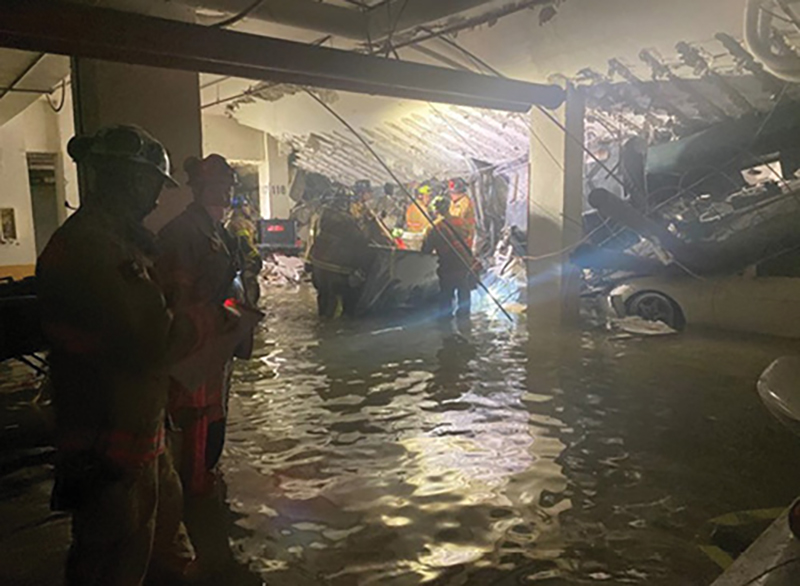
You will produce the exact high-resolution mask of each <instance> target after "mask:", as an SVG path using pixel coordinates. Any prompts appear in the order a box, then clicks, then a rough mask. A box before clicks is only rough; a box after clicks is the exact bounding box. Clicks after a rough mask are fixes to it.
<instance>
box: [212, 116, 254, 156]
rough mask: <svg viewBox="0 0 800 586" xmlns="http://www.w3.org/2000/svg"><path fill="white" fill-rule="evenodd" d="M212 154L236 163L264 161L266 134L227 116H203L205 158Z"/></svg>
mask: <svg viewBox="0 0 800 586" xmlns="http://www.w3.org/2000/svg"><path fill="white" fill-rule="evenodd" d="M211 153H217V154H219V155H222V156H223V157H225V158H226V159H231V160H234V161H252V162H261V161H264V160H265V158H266V154H265V148H264V133H263V132H261V131H259V130H255V129H253V128H250V127H247V126H243V125H241V124H239V123H238V122H236V121H235V120H233V119H231V118H228V117H227V116H219V115H203V156H208V155H210V154H211Z"/></svg>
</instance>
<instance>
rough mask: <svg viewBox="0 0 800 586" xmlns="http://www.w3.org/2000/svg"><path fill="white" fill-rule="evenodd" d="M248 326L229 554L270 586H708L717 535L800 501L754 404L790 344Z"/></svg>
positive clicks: (292, 319)
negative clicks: (735, 518) (728, 524)
mask: <svg viewBox="0 0 800 586" xmlns="http://www.w3.org/2000/svg"><path fill="white" fill-rule="evenodd" d="M265 306H266V309H267V311H268V313H269V315H268V318H267V320H266V323H265V329H264V330H262V331H261V332H260V333H259V341H258V346H259V349H258V351H257V355H256V357H255V359H254V360H253V361H252V362H250V363H240V364H239V365H238V366H237V370H236V373H235V375H234V376H235V381H234V391H233V396H232V399H231V416H230V426H229V436H228V443H227V448H226V455H225V457H224V460H223V465H224V474H225V481H226V484H227V498H228V502H229V506H230V509H231V511H232V513H233V515H234V518H235V522H234V523H235V525H234V527H233V529H232V530H231V532H230V544H231V547H232V550H233V552H234V554H235V556H236V558H237V559H238V560H239V561H240V562H242V563H243V564H246V565H247V566H249V567H250V568H251V571H253V572H255V573H257V574H258V575H260V577H261V578H262V579H263V580H264V581H265V582H266V583H268V584H270V585H284V584H285V585H292V586H303V585H305V584H309V585H310V584H314V585H316V584H320V585H322V584H331V585H337V586H338V585H366V584H380V585H392V586H394V585H397V586H400V585H403V586H405V585H414V584H437V585H440V584H441V585H448V586H449V585H463V584H470V585H471V584H475V585H480V586H506V585H516V584H540V583H541V584H545V585H560V584H602V583H606V584H648V585H670V586H671V585H679V584H680V585H693V584H697V585H707V584H709V583H710V582H711V581H712V580H713V579H714V578H715V577H716V576H717V575H719V573H720V572H721V568H720V565H718V563H715V561H713V560H712V557H711V556H709V555H707V553H705V552H704V551H703V550H702V549H701V546H707V545H709V544H716V545H719V543H718V542H719V541H720V539H721V537H720V534H719V531H717V530H715V524H714V523H713V522H711V521H712V519H714V518H715V517H718V516H719V515H722V514H725V513H730V512H734V511H748V510H753V509H763V508H775V507H783V506H786V505H787V504H788V503H789V501H790V500H791V499H792V498H793V497H794V496H795V495H796V494H798V493H800V482H798V480H799V479H800V477H798V475H797V474H796V471H797V462H798V461H800V439H796V438H794V437H793V436H791V435H790V434H789V433H788V432H786V431H784V430H783V428H781V427H780V426H779V425H778V424H776V423H773V422H772V420H771V419H770V417H769V415H768V414H767V413H766V412H765V410H764V409H763V408H762V406H761V405H760V403H759V401H758V398H757V396H756V394H755V392H754V382H755V380H756V379H757V377H758V374H759V373H760V371H761V370H762V369H763V368H764V367H766V366H767V365H768V364H769V363H770V362H771V361H772V360H773V359H774V358H776V357H777V356H779V355H781V354H786V353H791V352H793V351H794V350H795V348H796V345H795V344H794V343H791V342H781V341H776V340H771V339H764V338H744V337H735V336H731V335H729V334H714V333H702V332H700V333H698V332H696V333H687V334H684V335H680V336H674V337H668V338H648V339H631V340H614V339H612V336H610V335H609V334H608V333H606V332H604V331H598V330H596V331H583V332H569V333H559V334H557V335H556V334H547V333H544V332H535V333H531V334H529V333H528V331H527V328H526V327H525V324H524V321H521V322H520V323H518V324H516V325H515V326H509V325H508V324H507V323H504V322H503V321H501V320H499V319H490V318H488V317H487V316H485V315H484V316H482V315H476V316H474V317H473V319H472V320H471V322H468V323H463V322H462V323H458V324H457V323H455V322H452V323H441V322H440V321H436V320H434V319H429V318H426V317H425V316H420V315H416V316H404V317H399V316H394V317H390V318H385V319H372V320H368V321H361V322H347V321H338V322H332V323H326V324H320V323H319V322H318V320H317V318H316V316H315V313H314V302H313V291H312V290H309V289H306V288H300V289H291V288H280V289H275V290H274V291H272V292H271V293H270V295H269V296H268V297H267V299H266V300H265ZM737 531H738V529H736V528H734V529H733V530H730V531H729V532H730V535H728V537H727V538H725V539H727V542H728V543H726V544H722V545H723V549H725V547H728V551H729V550H730V549H731V548H734V549H735V548H736V547H738V546H740V545H741V546H742V547H743V546H744V545H746V542H745V543H744V544H737V543H733V545H731V543H730V542H731V541H733V542H736V541H737V539H745V538H746V539H752V538H753V536H754V534H752V533H753V531H756V532H757V530H756V529H754V528H752V527H746V526H743V527H742V528H741V535H740V534H739V533H737ZM722 537H723V538H724V537H725V536H722ZM723 540H724V539H723Z"/></svg>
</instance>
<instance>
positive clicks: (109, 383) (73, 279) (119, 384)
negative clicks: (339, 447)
mask: <svg viewBox="0 0 800 586" xmlns="http://www.w3.org/2000/svg"><path fill="white" fill-rule="evenodd" d="M68 152H69V154H70V156H71V157H72V158H73V159H74V160H75V162H76V163H77V164H78V165H79V166H80V170H81V173H82V176H83V177H84V179H85V181H86V190H85V192H84V193H83V194H82V195H83V197H82V201H81V207H80V209H79V210H78V211H77V212H75V214H73V215H72V216H71V217H70V218H69V219H68V220H67V221H66V222H65V223H64V225H63V226H62V227H61V228H59V229H58V230H57V231H56V232H55V234H54V235H53V237H52V238H51V240H50V242H49V243H48V245H47V247H46V248H45V250H44V252H43V253H42V255H41V257H40V258H39V262H38V265H37V270H36V273H37V286H38V294H39V301H40V304H41V305H40V306H41V312H42V325H43V328H44V331H45V333H46V336H47V338H48V340H49V343H50V348H51V350H50V355H49V362H50V376H51V380H52V384H53V404H54V407H55V415H56V428H57V447H58V457H57V463H56V478H55V485H54V489H53V498H52V506H53V508H54V509H55V510H65V511H70V512H71V513H72V545H71V548H70V552H69V555H68V558H67V569H66V584H68V585H69V586H108V585H115V586H137V585H139V584H142V582H143V580H144V579H145V576H146V575H147V574H148V569H149V570H150V572H149V573H150V575H151V576H152V574H153V572H155V571H157V570H159V569H160V570H161V571H162V572H163V571H167V572H169V573H172V574H177V575H178V576H177V577H176V576H174V575H173V579H174V581H171V582H170V583H180V581H181V580H180V576H181V575H183V576H186V575H187V573H189V572H190V570H191V568H192V567H193V566H194V561H193V560H194V550H193V548H192V545H191V542H190V541H189V538H188V536H187V534H186V529H185V527H184V526H183V523H182V521H181V518H182V511H183V496H182V493H181V486H180V481H179V479H178V477H177V474H176V473H175V469H174V468H173V466H172V462H171V460H170V456H169V454H168V453H167V451H166V450H165V445H164V437H165V429H164V428H165V408H166V405H167V396H168V388H169V377H168V374H167V372H168V369H169V367H170V365H171V363H172V362H173V361H174V360H176V359H177V358H178V357H179V356H180V355H182V354H185V353H187V352H188V348H189V347H190V346H191V345H192V342H193V340H192V339H191V337H190V336H188V335H186V336H185V335H183V334H181V331H187V330H184V329H182V328H179V327H177V323H178V322H176V321H175V320H174V319H173V317H172V315H171V313H170V312H169V310H168V308H167V306H166V303H165V299H164V295H163V292H162V288H161V287H160V286H159V283H158V280H157V278H156V275H155V272H154V270H153V254H154V251H155V242H154V240H155V239H154V236H153V235H152V234H151V233H150V232H148V231H147V230H146V229H145V228H144V227H143V225H142V221H143V219H144V218H145V216H147V215H148V214H149V213H150V212H151V211H152V210H153V209H154V208H155V207H156V202H157V199H158V196H159V194H160V192H161V189H162V187H163V186H164V185H165V183H173V184H174V181H173V180H172V179H171V177H170V176H169V160H168V158H167V154H166V151H165V150H164V148H163V146H162V145H161V144H160V143H159V142H158V141H156V140H155V139H154V138H153V137H151V136H150V135H149V134H147V133H146V132H144V131H143V130H141V129H139V128H136V127H132V126H114V127H107V128H104V129H101V130H100V131H98V132H97V133H96V134H95V135H94V136H81V137H75V138H73V139H72V140H70V142H69V145H68ZM151 558H152V559H151ZM151 562H152V563H151Z"/></svg>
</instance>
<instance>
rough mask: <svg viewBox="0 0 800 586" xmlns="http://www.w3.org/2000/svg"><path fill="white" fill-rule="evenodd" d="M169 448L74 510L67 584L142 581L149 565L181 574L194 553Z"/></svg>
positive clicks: (132, 584)
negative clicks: (183, 517) (185, 524)
mask: <svg viewBox="0 0 800 586" xmlns="http://www.w3.org/2000/svg"><path fill="white" fill-rule="evenodd" d="M182 516H183V495H182V492H181V484H180V480H179V479H178V474H177V473H176V472H175V468H174V467H173V465H172V460H171V459H170V456H169V454H168V453H164V454H162V455H161V456H159V457H158V459H156V460H154V461H152V462H150V463H148V464H146V465H144V466H143V467H142V468H139V469H137V470H135V471H129V472H127V473H126V474H125V475H124V476H123V477H122V479H120V480H118V481H115V482H113V483H111V484H109V485H107V486H105V487H103V488H102V489H101V490H99V491H98V493H97V494H96V495H93V496H92V498H87V499H86V500H85V502H83V503H81V504H80V505H79V506H78V507H77V509H76V510H74V511H73V513H72V546H71V548H70V551H69V556H68V558H67V569H66V584H67V586H140V585H141V584H142V583H143V581H144V579H145V576H146V575H147V573H148V569H149V567H150V565H151V563H150V562H151V558H152V562H153V564H152V565H153V567H154V569H156V568H157V569H159V570H162V571H165V572H171V573H174V574H178V575H180V574H181V572H182V571H183V570H184V569H186V567H187V566H188V565H189V563H190V562H191V561H192V560H193V559H194V555H195V554H194V548H193V547H192V544H191V541H190V540H189V537H188V535H187V533H186V528H185V527H184V525H183V522H182V521H181V518H182Z"/></svg>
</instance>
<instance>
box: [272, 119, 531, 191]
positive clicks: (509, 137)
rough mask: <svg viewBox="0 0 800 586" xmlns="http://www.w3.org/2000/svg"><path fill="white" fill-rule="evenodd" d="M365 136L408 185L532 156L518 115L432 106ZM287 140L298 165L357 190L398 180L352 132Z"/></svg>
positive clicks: (284, 138) (367, 130) (363, 130)
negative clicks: (361, 184)
mask: <svg viewBox="0 0 800 586" xmlns="http://www.w3.org/2000/svg"><path fill="white" fill-rule="evenodd" d="M359 132H361V134H362V136H363V137H364V138H365V139H366V140H367V141H368V142H369V143H370V146H372V148H373V149H375V151H376V152H377V153H378V155H379V156H380V157H381V158H382V159H383V160H384V162H385V163H386V164H387V165H388V166H389V167H390V168H391V169H392V171H393V173H394V174H395V175H396V176H397V177H398V178H399V179H400V180H401V181H404V182H413V181H423V180H426V179H430V178H432V177H437V178H440V179H443V178H447V177H452V176H456V175H458V176H470V175H472V174H474V173H476V172H477V170H478V167H477V165H476V162H481V163H483V164H487V163H488V164H489V165H498V166H499V165H504V164H509V163H511V162H512V161H515V160H518V159H519V158H520V157H524V156H526V155H527V153H528V145H529V139H528V127H527V125H526V123H525V121H524V117H520V116H517V115H514V114H509V113H504V112H497V111H493V110H482V109H477V108H462V107H452V106H440V105H439V106H433V105H430V108H429V110H428V112H424V113H421V112H414V113H411V114H408V115H406V116H402V117H400V118H398V119H395V120H386V121H383V122H382V123H380V124H378V125H375V126H372V127H362V128H361V129H360V130H359ZM281 140H282V141H283V142H284V143H286V144H287V145H290V146H291V148H292V149H293V150H294V151H295V153H296V155H297V157H296V164H297V165H298V166H299V167H301V168H303V169H306V170H308V171H314V172H318V173H322V174H324V175H327V176H328V177H330V178H331V179H334V180H336V181H339V182H342V183H345V184H352V183H353V182H354V181H356V180H358V179H369V180H370V181H372V182H373V183H375V184H381V183H387V182H392V181H393V180H392V178H391V177H390V175H389V174H388V173H387V172H386V170H385V169H384V168H383V166H382V165H381V164H380V163H379V162H378V161H377V160H376V159H375V157H374V155H372V154H371V153H370V152H369V151H368V150H367V148H366V147H364V146H363V144H361V143H360V142H359V140H358V139H357V138H356V137H355V136H353V135H352V133H349V132H348V131H346V130H344V129H343V130H342V131H336V130H334V131H329V132H320V133H309V134H305V135H292V134H288V133H287V134H284V135H283V136H282V137H281Z"/></svg>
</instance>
